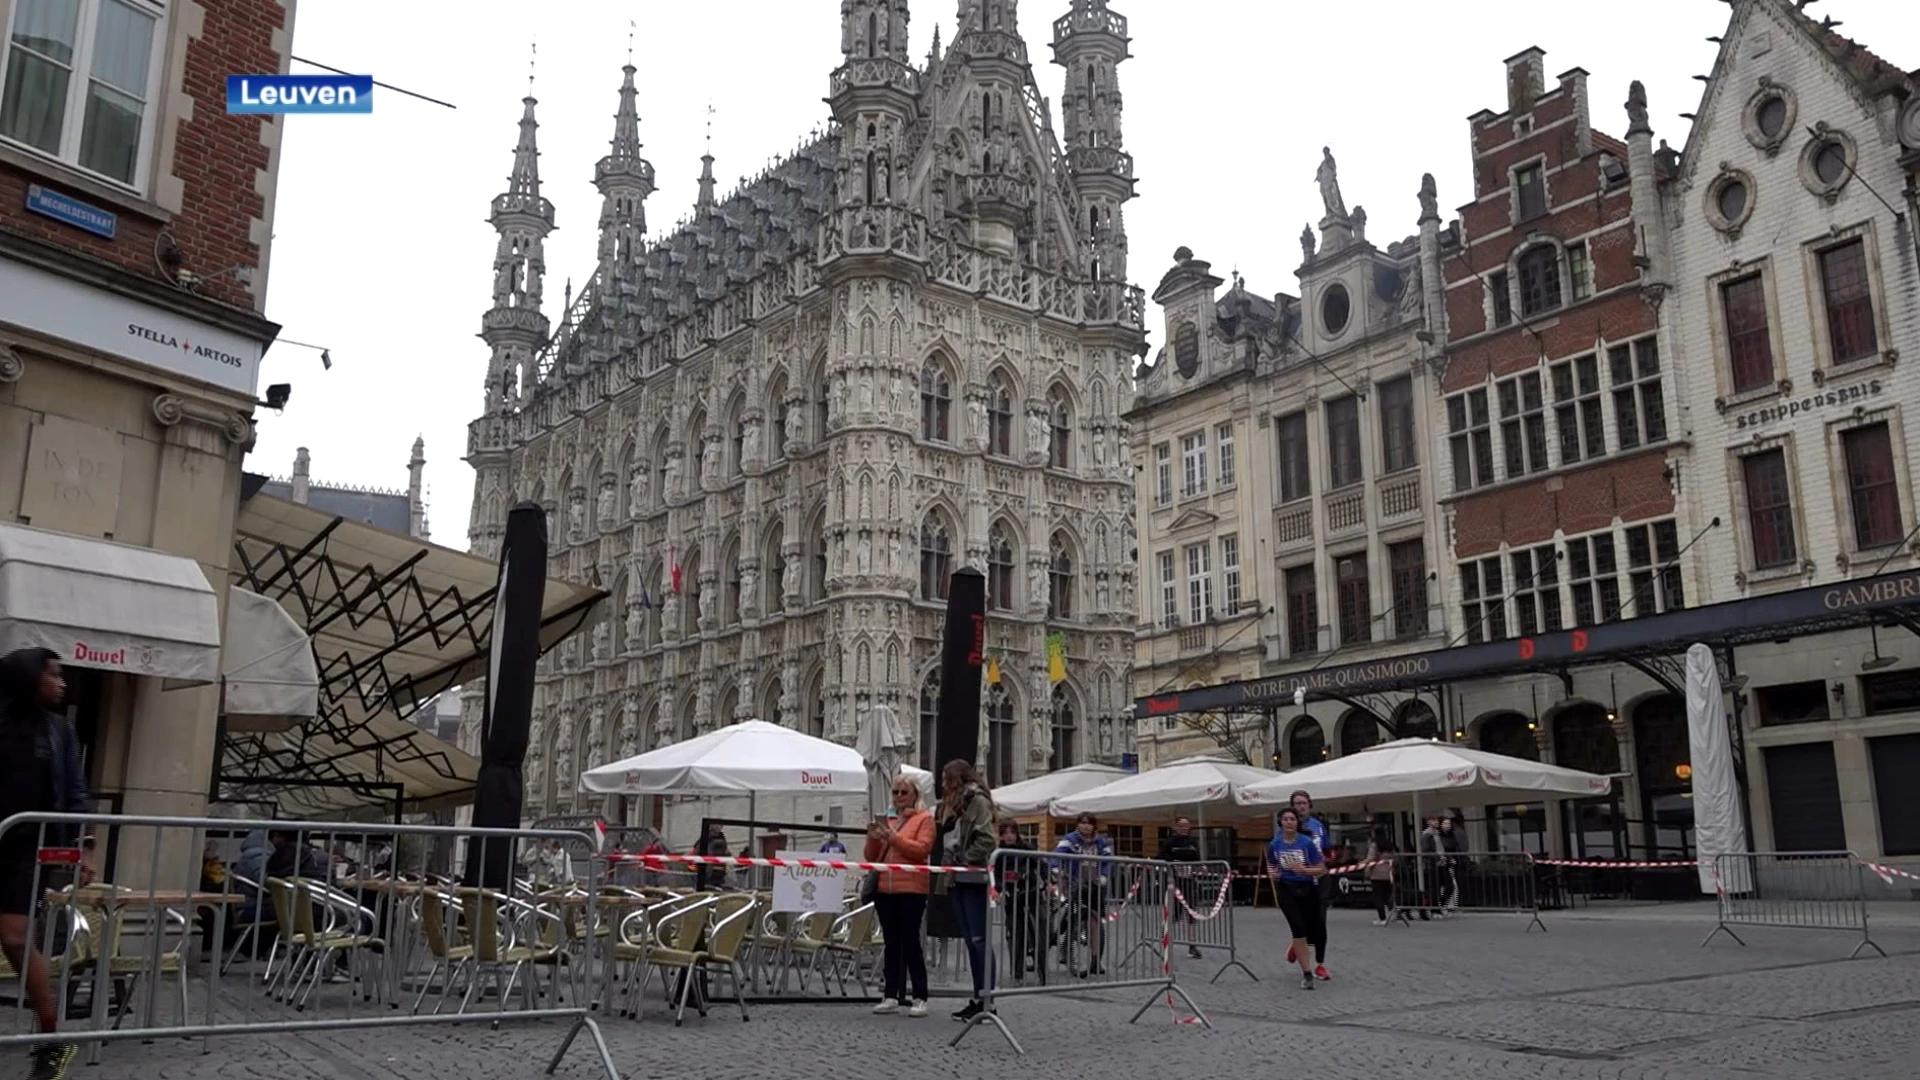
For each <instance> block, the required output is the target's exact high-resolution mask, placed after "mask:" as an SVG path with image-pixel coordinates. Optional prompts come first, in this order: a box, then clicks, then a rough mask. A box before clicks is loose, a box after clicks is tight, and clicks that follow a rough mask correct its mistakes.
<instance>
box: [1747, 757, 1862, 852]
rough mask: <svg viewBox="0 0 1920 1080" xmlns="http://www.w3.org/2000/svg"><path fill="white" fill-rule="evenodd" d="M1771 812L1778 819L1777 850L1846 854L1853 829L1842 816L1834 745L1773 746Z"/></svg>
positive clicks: (1775, 829)
mask: <svg viewBox="0 0 1920 1080" xmlns="http://www.w3.org/2000/svg"><path fill="white" fill-rule="evenodd" d="M1760 753H1761V758H1762V760H1764V761H1765V762H1766V768H1767V809H1768V811H1769V812H1770V813H1771V815H1772V818H1773V850H1775V851H1845V850H1846V848H1847V827H1846V823H1845V822H1844V821H1843V820H1842V819H1841V817H1840V772H1839V770H1838V769H1837V768H1835V766H1834V761H1833V744H1832V743H1830V742H1809V743H1793V744H1791V745H1788V746H1769V747H1767V748H1766V749H1764V750H1762V751H1761V752H1760Z"/></svg>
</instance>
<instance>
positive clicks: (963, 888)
mask: <svg viewBox="0 0 1920 1080" xmlns="http://www.w3.org/2000/svg"><path fill="white" fill-rule="evenodd" d="M993 818H994V813H993V797H992V796H991V795H989V794H988V793H987V784H986V781H984V780H982V779H980V774H979V773H977V772H975V771H974V768H973V764H972V763H971V762H968V761H964V760H962V759H960V758H955V759H954V760H952V761H949V762H947V767H946V768H944V769H942V770H940V853H941V854H940V859H941V861H942V862H944V863H946V864H947V865H948V866H979V867H985V866H986V865H987V857H988V856H990V855H992V854H993V845H994V844H995V843H996V840H995V834H994V828H993ZM938 876H939V878H940V880H939V881H936V882H934V883H933V887H934V891H935V892H943V893H945V894H946V897H947V903H948V904H949V905H951V906H952V908H953V917H954V921H955V922H956V923H958V924H959V925H960V936H961V938H962V939H963V940H964V941H965V942H966V945H967V966H968V967H969V968H971V969H972V972H973V997H972V999H971V1000H969V1001H968V1002H967V1003H966V1005H964V1006H962V1007H961V1009H960V1011H958V1012H956V1013H954V1014H953V1018H954V1019H955V1020H962V1021H967V1020H972V1019H973V1018H974V1017H976V1016H979V1015H980V1014H981V1013H983V1012H985V1011H987V1007H988V1006H987V988H988V985H989V984H990V983H991V982H992V981H993V950H992V946H991V945H990V944H989V943H988V941H987V877H988V871H986V870H985V869H981V870H962V871H956V872H954V873H948V874H940V875H938Z"/></svg>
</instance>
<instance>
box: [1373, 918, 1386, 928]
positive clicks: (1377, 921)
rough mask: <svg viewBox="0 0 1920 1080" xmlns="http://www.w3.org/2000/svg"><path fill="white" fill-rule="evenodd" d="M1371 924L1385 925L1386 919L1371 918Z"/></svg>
mask: <svg viewBox="0 0 1920 1080" xmlns="http://www.w3.org/2000/svg"><path fill="white" fill-rule="evenodd" d="M1373 925H1375V926H1385V925H1387V920H1385V919H1375V920H1373Z"/></svg>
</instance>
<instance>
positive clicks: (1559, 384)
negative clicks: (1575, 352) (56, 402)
mask: <svg viewBox="0 0 1920 1080" xmlns="http://www.w3.org/2000/svg"><path fill="white" fill-rule="evenodd" d="M1552 373H1553V426H1554V427H1555V428H1557V429H1559V432H1560V464H1562V465H1572V464H1574V463H1575V462H1578V461H1585V460H1587V459H1589V458H1597V457H1602V456H1604V455H1605V454H1606V452H1607V430H1606V427H1605V424H1604V421H1605V410H1604V409H1603V408H1602V406H1601V403H1600V361H1599V359H1598V358H1597V357H1594V356H1578V357H1575V358H1573V359H1572V360H1562V361H1560V362H1559V363H1557V364H1555V365H1553V368H1552Z"/></svg>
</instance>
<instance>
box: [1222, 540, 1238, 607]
mask: <svg viewBox="0 0 1920 1080" xmlns="http://www.w3.org/2000/svg"><path fill="white" fill-rule="evenodd" d="M1220 592H1221V600H1222V602H1224V603H1225V604H1226V609H1225V610H1226V613H1227V614H1229V615H1232V614H1235V613H1237V612H1238V611H1239V610H1240V536H1239V534H1238V533H1228V534H1227V535H1225V536H1223V537H1221V538H1220Z"/></svg>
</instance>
